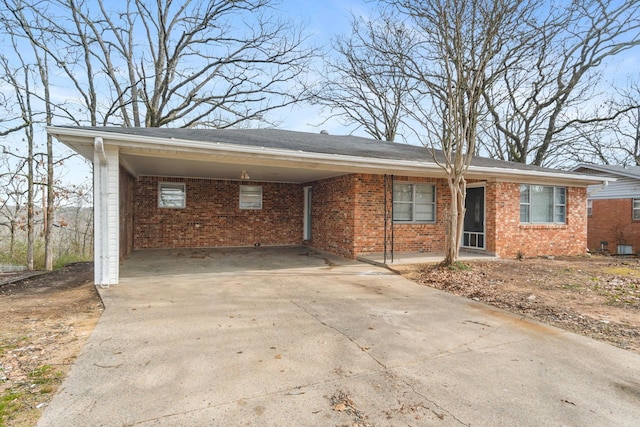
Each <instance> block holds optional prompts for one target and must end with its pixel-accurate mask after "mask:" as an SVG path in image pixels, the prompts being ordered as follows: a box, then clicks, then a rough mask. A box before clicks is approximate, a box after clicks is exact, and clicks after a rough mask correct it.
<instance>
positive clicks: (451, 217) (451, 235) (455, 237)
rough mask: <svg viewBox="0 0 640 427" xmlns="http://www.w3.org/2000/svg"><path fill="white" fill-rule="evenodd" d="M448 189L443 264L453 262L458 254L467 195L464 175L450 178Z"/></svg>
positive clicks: (456, 259)
mask: <svg viewBox="0 0 640 427" xmlns="http://www.w3.org/2000/svg"><path fill="white" fill-rule="evenodd" d="M449 191H450V192H451V206H450V208H449V211H448V212H446V213H445V215H447V216H448V218H447V230H446V234H447V236H446V241H445V243H446V245H445V257H444V261H443V264H444V265H452V264H454V263H455V262H456V261H458V258H459V255H460V242H461V240H462V233H463V230H464V215H465V207H464V203H465V200H466V197H467V182H466V180H465V179H464V177H462V176H461V177H458V178H457V179H455V180H451V179H450V180H449Z"/></svg>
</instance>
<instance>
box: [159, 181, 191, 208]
mask: <svg viewBox="0 0 640 427" xmlns="http://www.w3.org/2000/svg"><path fill="white" fill-rule="evenodd" d="M186 199H187V198H186V186H185V184H184V183H181V182H160V183H158V207H159V208H174V209H183V208H184V207H185V206H186Z"/></svg>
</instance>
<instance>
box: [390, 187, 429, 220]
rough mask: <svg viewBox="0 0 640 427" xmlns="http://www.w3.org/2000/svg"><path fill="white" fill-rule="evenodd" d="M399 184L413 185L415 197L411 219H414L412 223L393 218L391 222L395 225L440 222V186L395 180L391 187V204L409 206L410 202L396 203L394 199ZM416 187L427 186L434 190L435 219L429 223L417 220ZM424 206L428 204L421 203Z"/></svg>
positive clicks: (412, 201)
mask: <svg viewBox="0 0 640 427" xmlns="http://www.w3.org/2000/svg"><path fill="white" fill-rule="evenodd" d="M396 184H398V185H411V188H412V191H413V195H412V200H411V205H412V206H413V209H412V210H411V217H412V218H413V219H411V220H410V221H405V220H397V219H395V218H393V217H392V218H391V221H393V223H394V224H397V225H401V224H435V223H436V222H437V220H438V186H437V185H436V184H435V183H433V182H417V181H396V180H394V181H393V183H392V186H391V204H392V205H394V204H395V203H402V204H408V203H409V202H402V201H399V202H396V201H395V200H394V198H393V193H394V188H393V187H394V186H395V185H396ZM416 185H426V186H431V187H432V188H433V219H432V220H427V221H418V220H416V219H415V206H416ZM421 204H423V205H426V204H427V203H421ZM392 210H393V212H395V206H394V208H393V209H392Z"/></svg>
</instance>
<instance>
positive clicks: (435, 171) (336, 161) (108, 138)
mask: <svg viewBox="0 0 640 427" xmlns="http://www.w3.org/2000/svg"><path fill="white" fill-rule="evenodd" d="M47 132H48V133H50V134H52V135H54V136H56V138H58V139H59V140H60V141H62V142H64V143H65V144H66V145H69V146H70V147H72V148H74V149H76V151H78V152H80V153H81V154H82V152H81V151H80V150H81V149H82V148H84V146H85V145H87V144H89V145H91V147H92V146H93V141H94V139H95V138H96V137H101V138H103V140H104V141H105V145H106V144H110V145H117V146H119V147H120V148H121V153H123V154H125V153H127V152H130V153H132V154H142V151H146V152H147V155H153V151H156V152H160V151H164V152H165V153H175V154H178V153H183V154H188V155H205V156H212V155H213V156H214V157H223V158H224V157H236V158H237V157H240V156H242V157H244V158H247V157H252V158H256V159H261V160H262V161H268V162H269V163H271V164H273V165H277V164H283V163H287V164H289V165H292V164H299V165H300V166H305V167H315V168H322V169H325V168H326V169H329V170H336V171H342V172H363V173H386V174H396V175H401V174H406V175H412V176H439V177H442V176H446V175H445V173H444V171H443V170H442V168H441V167H440V166H438V165H437V164H436V163H435V162H433V161H431V162H429V161H408V160H394V159H377V158H370V157H360V156H346V155H340V154H325V153H310V152H306V151H302V150H299V151H294V150H287V149H282V148H267V147H255V146H239V145H234V144H227V143H222V142H207V141H192V140H185V139H175V138H157V137H147V136H141V135H130V134H119V133H115V132H101V131H94V130H87V129H82V128H59V127H47ZM76 147H77V148H76ZM200 158H201V157H200ZM262 161H261V162H260V163H262ZM467 177H468V178H469V179H485V178H497V179H501V180H505V181H506V180H509V181H515V182H526V181H527V180H531V181H532V182H535V183H549V184H565V185H577V186H587V185H592V184H598V183H604V182H605V181H611V179H605V178H603V177H598V176H593V175H576V174H572V173H568V172H563V171H552V172H543V171H536V170H522V169H509V168H497V167H482V166H470V167H469V170H468V174H467Z"/></svg>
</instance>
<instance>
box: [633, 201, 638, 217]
mask: <svg viewBox="0 0 640 427" xmlns="http://www.w3.org/2000/svg"><path fill="white" fill-rule="evenodd" d="M633 219H640V199H633Z"/></svg>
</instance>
